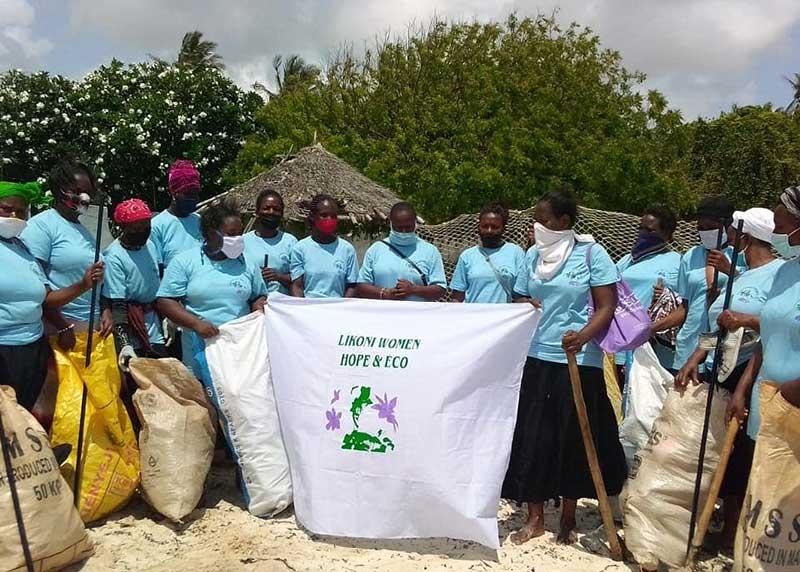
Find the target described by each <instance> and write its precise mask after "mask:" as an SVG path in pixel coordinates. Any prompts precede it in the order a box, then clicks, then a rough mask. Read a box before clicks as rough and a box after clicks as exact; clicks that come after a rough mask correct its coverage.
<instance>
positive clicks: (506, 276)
mask: <svg viewBox="0 0 800 572" xmlns="http://www.w3.org/2000/svg"><path fill="white" fill-rule="evenodd" d="M487 256H488V257H489V260H490V261H491V264H489V262H487V261H486V257H487ZM524 262H525V251H524V250H522V249H521V248H520V247H519V246H517V245H516V244H514V243H513V242H506V243H505V244H503V246H501V247H500V248H484V247H482V246H473V247H472V248H468V249H466V250H465V251H464V252H462V253H461V255H460V256H459V257H458V262H457V263H456V269H455V271H454V272H453V278H452V280H451V281H450V288H451V289H452V290H455V291H458V292H464V301H465V302H467V303H468V304H505V303H507V302H509V301H510V300H509V294H513V291H514V283H515V282H516V281H517V272H518V271H519V269H520V268H521V267H522V266H523V264H524ZM492 267H494V270H492ZM498 274H499V275H500V276H499V278H498ZM500 280H502V281H503V284H501V283H500ZM506 291H508V292H506Z"/></svg>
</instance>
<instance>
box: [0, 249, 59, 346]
mask: <svg viewBox="0 0 800 572" xmlns="http://www.w3.org/2000/svg"><path fill="white" fill-rule="evenodd" d="M0 268H2V272H0V345H2V346H24V345H26V344H32V343H33V342H35V341H36V340H38V339H39V338H41V337H42V336H43V335H44V325H43V324H42V303H43V302H44V299H45V296H46V295H47V289H46V288H45V285H47V284H48V282H47V278H46V277H45V275H44V272H43V271H42V269H41V267H40V266H39V263H38V262H36V259H35V258H34V257H33V255H32V254H31V253H29V252H28V251H27V250H26V248H25V247H24V246H23V245H22V243H20V242H19V241H17V240H4V239H0Z"/></svg>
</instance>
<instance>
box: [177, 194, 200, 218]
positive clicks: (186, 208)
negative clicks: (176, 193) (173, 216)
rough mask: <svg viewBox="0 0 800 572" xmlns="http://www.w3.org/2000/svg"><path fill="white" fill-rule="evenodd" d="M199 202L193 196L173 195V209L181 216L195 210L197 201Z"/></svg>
mask: <svg viewBox="0 0 800 572" xmlns="http://www.w3.org/2000/svg"><path fill="white" fill-rule="evenodd" d="M198 202H200V201H199V200H198V199H196V198H194V197H191V198H190V197H175V210H176V211H178V213H180V215H181V216H188V215H190V214H192V213H193V212H194V211H196V210H197V203H198Z"/></svg>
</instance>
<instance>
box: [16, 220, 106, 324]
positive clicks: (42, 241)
mask: <svg viewBox="0 0 800 572" xmlns="http://www.w3.org/2000/svg"><path fill="white" fill-rule="evenodd" d="M20 238H21V239H22V242H24V243H25V246H27V247H28V250H30V251H31V254H33V255H34V256H35V257H36V258H37V259H38V260H40V261H41V262H42V265H43V266H44V270H45V272H46V274H47V278H48V280H49V282H50V284H51V285H52V287H53V289H54V290H59V289H61V288H66V287H67V286H72V285H73V284H75V283H76V282H79V281H80V280H82V279H83V274H84V273H85V272H86V270H87V269H88V268H89V267H90V266H91V265H92V264H94V237H93V236H92V234H91V233H90V232H89V231H88V230H87V229H86V227H85V226H83V225H82V224H81V223H79V222H70V221H68V220H67V219H65V218H64V217H62V216H61V215H60V214H58V212H57V211H56V210H55V209H48V210H46V211H44V212H41V213H39V214H37V215H36V216H35V217H33V218H31V220H29V221H28V226H27V227H25V230H23V231H22V234H21V235H20ZM91 304H92V291H91V290H87V291H86V292H84V293H83V294H81V295H80V296H78V297H77V298H75V300H73V301H72V302H70V303H69V304H66V305H65V306H63V307H62V308H61V313H62V314H63V315H64V317H65V318H67V319H69V320H72V321H74V322H88V321H89V312H90V308H91ZM99 306H100V305H99V304H98V305H97V309H96V315H95V319H96V320H99V319H100V307H99Z"/></svg>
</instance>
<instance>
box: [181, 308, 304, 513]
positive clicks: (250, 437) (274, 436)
mask: <svg viewBox="0 0 800 572" xmlns="http://www.w3.org/2000/svg"><path fill="white" fill-rule="evenodd" d="M265 322H266V317H265V316H264V314H263V313H261V312H258V313H253V314H250V315H248V316H245V317H243V318H239V319H238V320H234V321H232V322H228V323H227V324H223V325H222V326H220V328H219V335H218V336H216V337H214V338H211V339H210V340H207V341H206V345H205V349H204V350H203V348H202V347H198V348H197V350H198V351H196V352H195V358H196V360H197V363H198V364H199V366H200V371H201V376H202V378H203V383H204V384H205V386H206V389H207V390H208V392H209V395H210V396H211V399H212V401H213V402H214V403H215V405H216V406H217V409H218V411H219V415H220V418H221V419H220V420H221V424H222V428H223V431H224V432H225V437H226V438H227V440H228V444H229V445H230V447H231V450H232V451H233V455H234V458H235V459H236V462H237V463H238V464H239V469H240V470H241V473H242V482H243V485H244V491H243V492H244V496H245V502H247V510H249V511H250V512H251V513H252V514H254V515H255V516H264V517H267V516H272V515H275V514H278V513H279V512H281V511H283V510H284V509H286V508H287V507H288V506H289V505H290V504H291V503H292V480H291V476H290V474H289V460H288V458H287V457H286V450H285V449H284V446H283V437H282V436H281V428H280V424H279V421H278V409H277V405H276V402H275V393H274V391H273V388H272V373H271V371H270V364H269V353H268V351H267V337H266V332H265V331H264V328H265Z"/></svg>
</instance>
